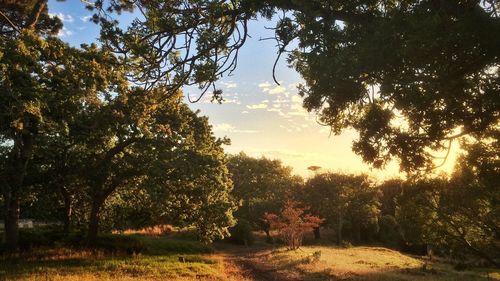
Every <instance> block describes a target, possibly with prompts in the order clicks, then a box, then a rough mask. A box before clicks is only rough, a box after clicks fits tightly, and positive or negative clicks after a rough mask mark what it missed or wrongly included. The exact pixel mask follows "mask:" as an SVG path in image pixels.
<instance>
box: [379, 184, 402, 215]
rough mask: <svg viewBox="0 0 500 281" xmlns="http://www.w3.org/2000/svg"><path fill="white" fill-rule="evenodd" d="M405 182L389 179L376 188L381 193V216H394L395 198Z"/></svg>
mask: <svg viewBox="0 0 500 281" xmlns="http://www.w3.org/2000/svg"><path fill="white" fill-rule="evenodd" d="M404 184H405V182H404V181H403V180H402V179H389V180H386V181H384V182H383V183H381V184H380V185H379V186H378V189H379V190H380V192H381V196H380V212H381V214H382V215H390V216H393V217H394V216H395V215H396V198H397V197H398V195H399V194H401V192H402V191H403V186H404Z"/></svg>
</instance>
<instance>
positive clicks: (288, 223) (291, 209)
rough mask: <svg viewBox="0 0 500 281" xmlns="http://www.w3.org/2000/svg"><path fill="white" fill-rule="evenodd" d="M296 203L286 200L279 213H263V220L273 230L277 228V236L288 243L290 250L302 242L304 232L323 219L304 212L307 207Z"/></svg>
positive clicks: (317, 225)
mask: <svg viewBox="0 0 500 281" xmlns="http://www.w3.org/2000/svg"><path fill="white" fill-rule="evenodd" d="M297 205H298V203H297V202H295V201H293V200H287V201H286V202H285V204H284V205H283V209H281V213H280V214H279V215H276V214H273V213H265V214H264V221H265V222H266V223H267V224H269V226H270V228H271V229H273V230H278V233H279V236H280V237H281V239H283V241H284V242H285V243H286V244H287V245H288V248H289V249H290V250H295V249H298V248H299V247H300V245H301V244H302V238H303V237H304V233H306V232H309V231H312V230H313V229H314V228H315V227H319V225H320V224H321V223H322V222H323V219H321V218H319V217H316V216H312V215H309V214H304V212H305V211H306V210H307V209H308V208H300V207H298V206H297Z"/></svg>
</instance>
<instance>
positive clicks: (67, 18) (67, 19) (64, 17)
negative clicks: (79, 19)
mask: <svg viewBox="0 0 500 281" xmlns="http://www.w3.org/2000/svg"><path fill="white" fill-rule="evenodd" d="M49 16H50V17H52V18H53V17H56V18H59V19H60V20H61V21H62V22H74V21H75V19H74V18H73V17H72V16H71V15H67V14H63V13H55V14H53V13H49Z"/></svg>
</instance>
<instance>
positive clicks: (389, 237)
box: [378, 215, 403, 248]
mask: <svg viewBox="0 0 500 281" xmlns="http://www.w3.org/2000/svg"><path fill="white" fill-rule="evenodd" d="M378 237H379V240H380V242H382V243H383V244H384V245H385V246H388V247H390V248H399V247H400V246H401V244H402V240H403V237H402V236H401V232H400V230H399V225H398V223H397V222H396V219H395V218H394V217H393V216H391V215H384V216H382V217H381V218H380V220H379V232H378Z"/></svg>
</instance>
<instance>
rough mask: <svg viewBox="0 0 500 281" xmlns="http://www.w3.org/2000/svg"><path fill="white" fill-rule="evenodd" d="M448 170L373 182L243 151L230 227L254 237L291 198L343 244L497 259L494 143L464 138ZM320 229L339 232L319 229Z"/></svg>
mask: <svg viewBox="0 0 500 281" xmlns="http://www.w3.org/2000/svg"><path fill="white" fill-rule="evenodd" d="M463 145H464V146H467V149H468V153H467V154H464V155H462V156H461V157H460V158H459V160H458V162H457V164H456V168H455V171H454V173H453V174H452V175H451V176H446V175H443V176H433V177H429V176H424V175H425V174H424V175H422V176H418V175H415V176H414V177H412V178H409V179H407V180H403V179H390V180H386V181H384V182H382V183H376V182H375V181H373V180H371V179H370V178H369V177H368V176H366V175H360V174H343V173H334V172H321V170H316V171H315V174H314V175H313V176H312V177H310V178H308V179H305V180H303V179H302V178H300V177H297V176H294V175H292V174H291V169H290V168H287V167H284V166H283V165H282V164H281V162H279V161H277V160H269V159H266V158H261V159H255V158H251V157H249V156H246V155H245V154H239V155H236V156H233V157H231V158H230V161H229V170H230V172H231V173H232V179H233V184H234V189H233V192H232V194H233V196H235V198H236V199H239V200H240V208H239V209H238V210H237V211H236V213H235V217H236V218H237V219H238V224H237V225H236V227H234V228H233V229H232V230H231V232H232V234H233V237H231V238H230V239H232V240H233V241H234V242H239V243H251V242H252V240H253V236H252V234H251V232H250V231H251V230H262V231H265V232H266V233H267V235H268V237H269V238H270V234H269V225H266V224H265V222H264V220H263V219H262V218H263V216H264V214H265V213H266V212H273V213H279V211H280V209H281V207H282V205H283V202H285V201H286V200H287V199H293V200H296V201H298V202H300V203H301V204H302V206H303V207H307V208H309V213H311V214H312V215H316V216H319V217H321V218H324V219H325V221H324V223H323V224H322V225H321V227H320V228H317V229H315V231H314V235H315V238H316V239H330V240H333V241H334V242H336V243H338V244H342V245H345V244H346V243H347V244H349V243H353V244H366V243H369V244H382V245H385V246H388V247H391V248H395V249H399V250H403V251H407V252H410V253H414V254H421V255H424V254H428V253H429V252H431V251H432V253H434V254H437V255H441V256H447V257H452V258H454V259H457V260H459V261H466V260H468V261H470V260H473V261H475V262H480V261H483V262H486V263H490V264H493V265H496V266H498V265H499V263H498V262H499V260H498V257H500V247H499V246H500V244H499V238H500V236H499V234H500V232H499V230H500V229H499V227H500V222H499V218H500V211H499V207H498V202H499V199H500V197H499V196H500V191H499V182H498V175H499V174H498V172H499V171H498V158H495V157H497V156H496V153H497V152H495V151H494V150H493V149H492V148H491V146H489V145H485V144H481V143H475V144H463ZM321 229H328V230H329V231H328V233H332V232H333V233H334V234H335V235H334V236H333V237H322V235H321Z"/></svg>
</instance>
